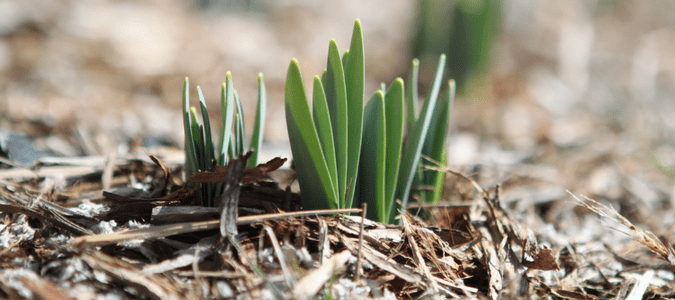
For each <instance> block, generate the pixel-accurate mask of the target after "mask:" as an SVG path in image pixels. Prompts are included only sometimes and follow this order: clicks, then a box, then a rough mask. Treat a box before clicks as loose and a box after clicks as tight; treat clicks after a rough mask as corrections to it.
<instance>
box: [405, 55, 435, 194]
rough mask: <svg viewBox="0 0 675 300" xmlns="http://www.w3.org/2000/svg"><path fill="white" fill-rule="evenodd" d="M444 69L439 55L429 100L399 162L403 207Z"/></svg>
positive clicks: (425, 103) (415, 169)
mask: <svg viewBox="0 0 675 300" xmlns="http://www.w3.org/2000/svg"><path fill="white" fill-rule="evenodd" d="M444 69H445V55H441V57H440V59H439V62H438V68H437V69H436V75H435V76H434V82H433V85H432V87H431V93H430V94H429V98H428V99H427V101H425V102H424V106H423V107H422V110H421V111H420V116H419V118H418V120H417V121H416V122H415V127H414V129H413V132H412V134H411V135H410V136H409V137H408V139H407V141H406V145H405V150H404V156H403V160H402V162H401V170H400V172H399V179H400V180H402V184H400V185H399V190H398V195H399V196H400V197H399V199H401V202H402V205H403V207H405V206H406V205H407V204H408V198H409V196H410V189H411V187H412V183H413V179H414V177H415V173H416V171H417V166H418V163H419V160H420V154H421V152H422V147H423V146H424V139H425V137H426V134H427V131H428V129H429V125H430V123H431V116H432V110H433V108H434V107H435V106H436V102H437V100H438V93H439V91H440V88H441V81H442V79H443V70H444Z"/></svg>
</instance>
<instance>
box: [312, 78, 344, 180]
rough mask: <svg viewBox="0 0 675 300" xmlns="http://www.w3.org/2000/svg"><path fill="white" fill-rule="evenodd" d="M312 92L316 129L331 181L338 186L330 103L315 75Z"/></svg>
mask: <svg viewBox="0 0 675 300" xmlns="http://www.w3.org/2000/svg"><path fill="white" fill-rule="evenodd" d="M312 94H313V101H312V103H313V113H314V123H315V125H316V131H317V133H318V134H319V141H320V142H321V147H322V150H323V155H324V157H325V158H326V165H327V166H328V172H329V174H330V177H331V181H332V182H333V186H336V187H337V180H338V179H337V165H336V163H335V144H334V141H333V131H332V126H331V123H330V113H329V111H328V104H327V103H326V94H325V93H324V90H323V85H322V84H321V80H320V79H319V77H318V76H314V90H313V92H312Z"/></svg>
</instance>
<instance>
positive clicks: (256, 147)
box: [247, 73, 267, 168]
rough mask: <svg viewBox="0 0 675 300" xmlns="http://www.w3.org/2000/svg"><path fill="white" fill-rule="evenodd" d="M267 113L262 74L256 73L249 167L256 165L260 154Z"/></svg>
mask: <svg viewBox="0 0 675 300" xmlns="http://www.w3.org/2000/svg"><path fill="white" fill-rule="evenodd" d="M266 113H267V91H266V89H265V81H264V79H263V74H262V73H259V74H258V108H257V110H256V113H255V123H254V124H253V133H252V134H251V144H250V146H249V149H250V150H253V151H254V152H253V154H252V155H251V157H250V158H249V159H248V166H247V167H249V168H255V167H256V166H257V165H258V157H259V156H260V147H262V141H263V133H264V131H265V115H266Z"/></svg>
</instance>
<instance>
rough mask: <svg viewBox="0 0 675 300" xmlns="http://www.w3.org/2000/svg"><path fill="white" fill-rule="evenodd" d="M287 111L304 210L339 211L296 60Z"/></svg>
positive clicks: (288, 83) (289, 77) (288, 84)
mask: <svg viewBox="0 0 675 300" xmlns="http://www.w3.org/2000/svg"><path fill="white" fill-rule="evenodd" d="M285 111H286V125H287V128H288V137H289V140H290V142H291V151H292V152H293V157H294V164H295V169H296V172H297V173H298V181H299V183H300V190H301V191H302V204H303V208H304V209H318V208H325V204H328V206H329V207H330V208H337V207H338V197H337V193H336V188H335V187H334V186H333V182H332V181H331V178H330V174H329V171H328V166H327V164H326V159H325V157H324V155H323V152H322V150H321V144H320V142H319V136H318V134H317V132H316V129H315V128H316V127H315V125H314V121H313V119H312V115H311V112H310V108H309V103H308V101H307V95H306V94H305V87H304V84H303V81H302V75H301V74H300V67H299V66H298V62H297V61H296V60H295V59H294V60H292V61H291V63H290V66H289V68H288V74H287V76H286V88H285Z"/></svg>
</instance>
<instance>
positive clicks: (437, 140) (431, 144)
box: [422, 80, 455, 202]
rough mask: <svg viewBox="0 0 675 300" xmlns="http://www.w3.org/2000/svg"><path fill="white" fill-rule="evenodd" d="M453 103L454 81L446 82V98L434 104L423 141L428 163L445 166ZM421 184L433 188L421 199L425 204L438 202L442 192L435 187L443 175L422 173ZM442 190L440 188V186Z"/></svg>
mask: <svg viewBox="0 0 675 300" xmlns="http://www.w3.org/2000/svg"><path fill="white" fill-rule="evenodd" d="M454 101H455V81H454V80H450V81H448V90H447V97H445V98H444V99H442V100H440V101H438V103H436V108H435V109H434V110H433V113H432V116H431V124H430V126H429V130H428V131H427V135H426V138H425V141H424V147H423V148H422V154H423V155H424V156H426V157H428V158H429V159H431V160H432V162H430V163H442V164H445V162H444V159H445V150H446V145H445V144H446V143H445V141H446V140H447V136H448V126H449V124H450V111H451V108H452V106H453V104H454ZM422 174H424V175H423V184H424V185H428V186H435V189H434V190H433V191H428V192H425V194H426V195H425V196H424V197H423V198H424V199H425V201H427V202H436V201H437V200H440V194H441V193H442V192H443V191H442V189H439V187H438V186H436V185H437V184H438V182H439V180H440V179H439V177H440V178H444V177H445V176H444V175H445V173H444V172H439V171H435V170H424V171H423V173H422ZM441 188H442V186H441Z"/></svg>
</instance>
